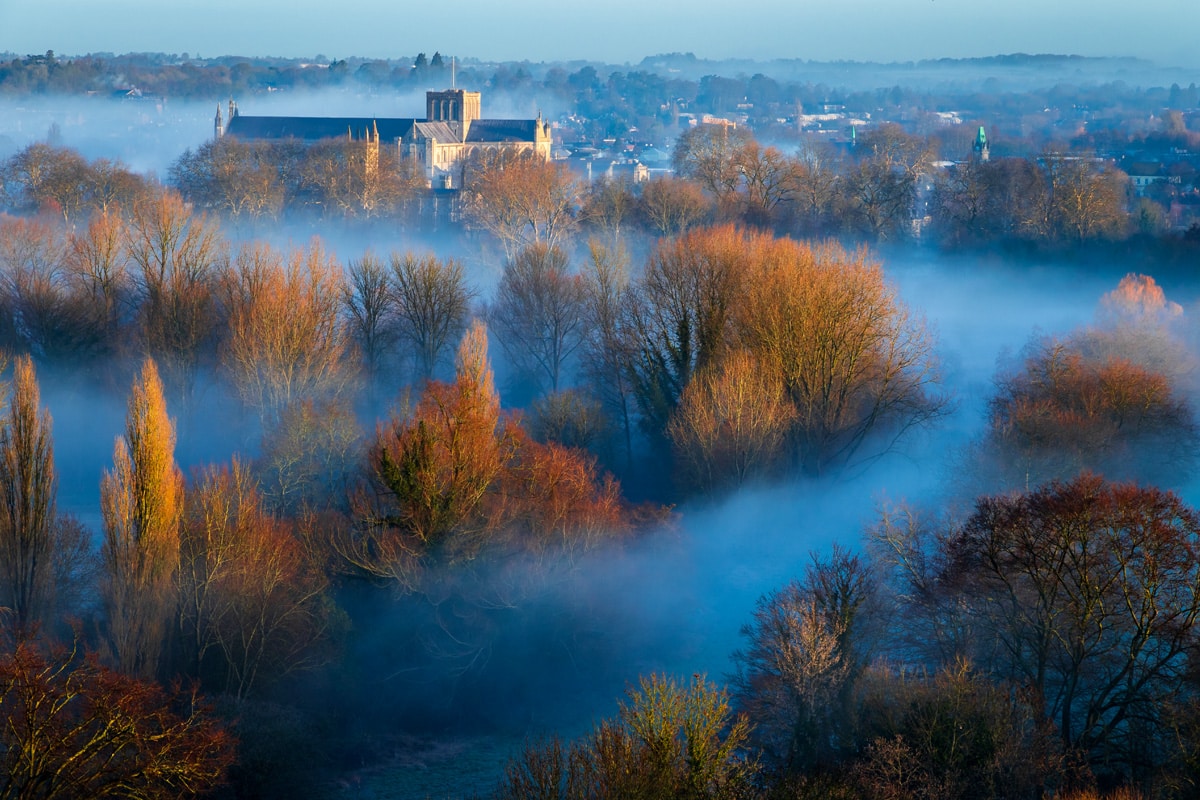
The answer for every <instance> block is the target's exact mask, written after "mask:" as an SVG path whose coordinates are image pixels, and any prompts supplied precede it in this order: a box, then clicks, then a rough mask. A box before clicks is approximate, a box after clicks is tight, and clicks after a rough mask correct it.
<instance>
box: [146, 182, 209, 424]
mask: <svg viewBox="0 0 1200 800" xmlns="http://www.w3.org/2000/svg"><path fill="white" fill-rule="evenodd" d="M125 251H126V252H127V253H128V254H129V259H130V261H131V262H132V263H133V267H134V269H133V274H134V281H133V282H134V289H135V291H136V293H137V296H138V301H139V314H140V332H141V340H142V345H143V347H144V348H145V349H146V351H147V353H149V354H150V355H151V356H152V357H153V358H155V359H156V361H158V362H160V363H161V364H162V366H163V372H164V373H165V375H166V376H167V378H168V380H169V381H170V382H171V383H172V384H173V385H174V388H175V389H176V390H177V391H178V392H179V393H180V396H181V397H182V399H183V400H184V402H185V403H186V402H187V401H189V400H190V398H191V394H192V391H193V389H194V388H195V380H196V374H197V371H198V369H199V367H200V365H201V363H202V360H203V358H204V357H205V355H207V353H208V351H209V349H210V348H211V347H212V346H213V343H214V340H215V339H216V337H217V331H218V320H217V315H216V311H217V306H216V296H215V289H216V278H217V274H218V272H219V270H220V268H221V267H222V265H223V263H224V261H225V259H226V255H225V245H224V242H223V241H222V239H221V238H220V236H219V234H218V233H217V230H216V229H215V228H214V227H212V226H211V225H210V224H209V223H208V221H207V220H206V219H205V218H204V217H203V216H200V217H194V216H193V215H192V213H191V210H190V209H189V208H188V207H187V206H186V205H185V204H184V202H183V200H182V199H181V198H180V197H179V195H177V194H172V193H170V192H163V193H161V194H159V195H158V196H157V197H154V198H148V199H146V200H143V201H142V202H140V203H138V204H137V205H136V206H135V207H134V209H133V214H132V217H131V218H130V221H129V225H128V227H127V228H126V243H125Z"/></svg>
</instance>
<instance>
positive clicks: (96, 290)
mask: <svg viewBox="0 0 1200 800" xmlns="http://www.w3.org/2000/svg"><path fill="white" fill-rule="evenodd" d="M124 226H125V223H124V222H123V221H122V220H121V218H120V217H119V216H118V215H117V214H116V213H115V212H114V213H108V212H101V213H99V214H96V215H93V217H92V218H91V220H89V222H88V226H87V230H86V231H83V232H81V233H73V234H72V235H71V249H70V252H69V253H68V254H67V259H66V271H67V281H68V282H69V284H70V285H71V290H72V293H73V294H74V296H75V297H76V298H77V301H78V302H79V303H80V304H81V306H82V310H83V313H84V316H85V318H86V320H87V325H88V327H89V328H90V329H91V330H92V331H94V332H95V333H97V334H98V335H99V336H100V337H101V342H102V346H103V349H106V350H107V351H108V352H110V353H111V352H114V351H115V350H117V348H118V347H119V345H120V335H121V326H122V323H123V322H124V321H125V314H126V313H127V305H128V303H129V301H130V293H131V290H132V287H131V286H130V275H129V255H128V253H127V252H126V250H125V242H126V233H125V228H124Z"/></svg>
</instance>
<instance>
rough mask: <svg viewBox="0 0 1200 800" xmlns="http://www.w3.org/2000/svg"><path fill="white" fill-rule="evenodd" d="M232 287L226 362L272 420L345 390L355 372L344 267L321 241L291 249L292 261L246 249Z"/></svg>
mask: <svg viewBox="0 0 1200 800" xmlns="http://www.w3.org/2000/svg"><path fill="white" fill-rule="evenodd" d="M226 284H227V286H226V292H225V293H226V302H227V305H228V311H229V334H228V339H227V343H226V347H225V358H224V361H225V366H226V369H227V370H228V371H229V373H230V375H231V377H232V378H233V382H234V385H235V386H236V387H237V389H238V392H239V394H240V395H241V397H242V399H243V400H244V401H245V402H246V403H248V404H249V405H250V406H251V407H253V408H256V409H257V410H258V411H259V413H260V414H261V415H262V417H263V419H264V420H265V421H271V420H274V419H276V418H277V417H278V415H279V413H280V411H281V410H282V409H284V408H286V407H287V406H289V405H291V404H292V403H295V402H298V401H302V400H310V399H311V400H322V399H325V398H328V397H332V396H335V395H336V394H338V392H340V391H341V390H342V389H344V388H345V387H346V385H347V384H348V383H349V382H350V380H351V378H352V376H353V371H352V363H351V360H350V357H349V340H348V335H347V331H346V329H345V326H344V325H343V324H342V320H341V313H340V312H341V297H342V291H343V288H344V286H343V282H342V272H341V269H340V268H339V267H338V265H337V263H336V262H335V261H334V260H333V259H332V258H330V257H329V256H327V255H326V254H325V252H324V250H323V249H322V248H321V246H320V244H319V243H317V242H314V243H313V244H312V245H311V246H310V247H308V248H306V249H304V250H300V251H294V252H292V253H290V254H288V255H287V256H286V263H285V257H284V256H283V255H281V254H279V253H277V252H275V251H273V250H271V249H270V248H269V247H267V246H265V245H260V246H254V247H248V248H245V249H243V250H242V251H241V253H239V254H238V257H237V259H236V260H235V263H234V266H233V270H232V272H231V274H229V275H228V276H227V281H226Z"/></svg>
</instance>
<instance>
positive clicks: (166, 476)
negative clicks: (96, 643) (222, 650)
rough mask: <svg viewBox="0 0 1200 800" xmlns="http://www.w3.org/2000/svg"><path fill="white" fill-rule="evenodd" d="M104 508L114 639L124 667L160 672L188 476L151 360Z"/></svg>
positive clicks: (134, 398) (104, 485) (105, 484)
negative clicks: (179, 461)
mask: <svg viewBox="0 0 1200 800" xmlns="http://www.w3.org/2000/svg"><path fill="white" fill-rule="evenodd" d="M100 510H101V512H102V514H103V517H104V545H103V548H102V556H103V560H104V568H105V580H104V585H103V588H102V594H103V598H104V605H105V611H106V612H107V622H108V625H107V633H108V643H109V646H110V647H111V648H112V651H113V655H114V658H115V660H116V663H117V664H118V665H119V667H120V669H121V671H122V672H125V673H127V674H131V675H145V676H152V675H154V673H155V671H156V670H157V668H158V666H159V658H160V656H161V654H162V648H163V643H164V641H165V638H166V634H167V625H168V618H169V615H170V613H171V611H172V609H173V607H174V592H173V590H174V579H175V571H176V569H177V567H178V565H179V525H180V519H181V515H182V513H183V475H182V474H181V473H180V472H179V468H178V467H177V466H176V465H175V425H174V423H173V422H172V420H171V418H170V417H168V416H167V403H166V399H165V398H164V396H163V385H162V381H161V380H159V377H158V368H157V367H156V366H155V364H154V362H153V361H152V360H150V359H146V361H145V363H144V364H143V366H142V374H141V376H140V377H139V378H138V379H137V380H136V381H135V382H134V384H133V390H132V392H131V394H130V396H129V411H128V415H127V417H126V422H125V435H124V436H123V437H119V438H118V439H117V443H116V447H115V448H114V451H113V468H112V470H111V471H106V472H105V474H104V478H103V479H102V481H101V483H100Z"/></svg>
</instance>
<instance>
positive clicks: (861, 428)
mask: <svg viewBox="0 0 1200 800" xmlns="http://www.w3.org/2000/svg"><path fill="white" fill-rule="evenodd" d="M744 286H745V291H744V294H743V296H742V302H740V303H739V304H738V305H737V306H736V309H735V311H734V312H733V314H734V318H735V319H734V323H733V325H734V328H735V329H736V331H737V339H738V341H739V343H740V344H741V345H742V346H743V347H746V348H748V349H749V350H750V351H751V352H753V353H754V354H755V355H757V357H758V359H759V363H760V364H761V365H762V367H763V370H764V371H765V372H767V373H768V374H771V375H773V376H775V378H776V379H777V380H779V381H780V383H781V384H782V386H783V391H784V394H785V396H786V397H787V400H788V402H789V403H790V404H791V405H792V406H793V408H794V413H795V417H794V419H795V422H794V425H793V426H792V431H791V438H792V442H793V448H794V456H795V458H796V460H797V463H798V464H799V465H800V466H801V468H802V469H803V470H804V471H805V472H808V473H810V474H818V473H820V472H822V471H823V470H824V469H826V468H827V467H830V466H833V467H843V466H846V465H848V464H852V463H854V462H856V461H857V460H859V458H860V457H868V456H874V455H877V454H879V453H880V452H882V451H886V450H887V448H888V447H889V446H890V445H891V443H893V442H894V441H896V439H897V438H898V437H899V436H900V435H901V434H902V433H904V432H905V431H907V430H908V429H910V428H912V427H913V426H916V425H921V424H924V423H926V422H929V421H930V420H932V419H934V418H936V417H937V416H938V415H939V414H940V413H942V411H943V410H944V409H945V407H946V398H945V397H943V396H941V395H940V394H939V393H937V391H936V387H937V383H938V381H939V375H938V364H937V360H936V358H935V355H934V352H933V339H932V337H931V336H930V334H929V332H928V330H927V329H926V327H925V325H924V322H923V321H922V320H921V319H920V318H918V317H916V316H914V315H913V314H912V313H911V312H909V310H908V309H907V307H905V305H904V303H903V302H902V301H901V300H900V298H899V297H898V296H897V294H896V289H895V287H893V286H892V285H890V284H889V283H888V282H887V281H886V280H885V278H884V275H883V269H882V268H881V267H880V265H879V264H878V263H876V262H874V261H872V260H871V259H870V258H869V257H868V256H867V254H866V252H865V251H859V252H857V253H848V252H846V251H845V250H843V249H842V248H841V247H839V246H837V245H822V246H819V247H810V246H808V245H803V244H798V243H795V242H792V241H790V240H784V239H779V240H774V241H769V242H768V241H766V240H763V241H762V242H761V246H760V249H759V251H758V254H757V257H755V258H753V259H752V260H751V264H750V268H749V269H748V270H747V274H746V280H745V283H744ZM869 441H873V442H874V445H873V446H871V447H864V445H866V444H867V443H868V442H869Z"/></svg>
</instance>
